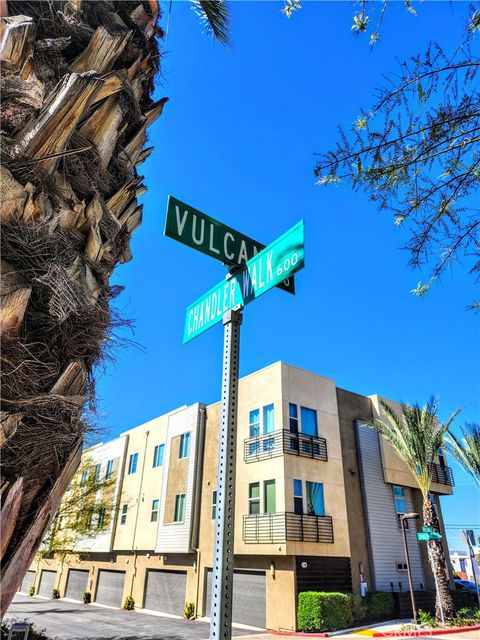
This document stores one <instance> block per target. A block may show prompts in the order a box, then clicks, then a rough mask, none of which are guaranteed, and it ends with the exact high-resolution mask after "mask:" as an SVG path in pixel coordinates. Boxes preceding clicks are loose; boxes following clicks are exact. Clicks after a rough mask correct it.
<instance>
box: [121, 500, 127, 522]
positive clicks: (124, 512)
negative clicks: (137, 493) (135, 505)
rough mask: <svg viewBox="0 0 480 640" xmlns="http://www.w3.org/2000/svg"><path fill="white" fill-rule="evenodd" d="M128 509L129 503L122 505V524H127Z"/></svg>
mask: <svg viewBox="0 0 480 640" xmlns="http://www.w3.org/2000/svg"><path fill="white" fill-rule="evenodd" d="M127 511H128V504H124V505H123V507H122V515H121V516H120V524H125V523H126V522H127Z"/></svg>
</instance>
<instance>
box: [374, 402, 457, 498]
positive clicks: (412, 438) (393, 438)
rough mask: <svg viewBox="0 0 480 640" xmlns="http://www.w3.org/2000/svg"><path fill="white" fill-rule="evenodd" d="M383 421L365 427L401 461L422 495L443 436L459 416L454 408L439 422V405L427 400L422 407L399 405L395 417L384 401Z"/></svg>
mask: <svg viewBox="0 0 480 640" xmlns="http://www.w3.org/2000/svg"><path fill="white" fill-rule="evenodd" d="M380 405H381V407H382V411H383V414H384V416H385V417H384V418H382V419H376V420H372V421H371V422H369V423H367V426H369V427H371V428H373V429H376V430H377V431H378V432H379V433H380V434H381V435H382V436H383V437H384V439H385V440H386V442H388V444H390V445H391V446H392V447H393V448H394V449H395V451H396V452H397V454H398V455H399V457H400V458H401V459H402V460H403V461H404V463H405V464H406V466H407V467H408V469H409V470H410V472H411V473H412V475H413V477H414V478H415V480H416V482H417V484H418V486H419V488H420V490H421V492H422V493H423V495H424V496H426V495H428V493H429V491H430V486H431V484H432V469H433V464H434V463H435V462H436V459H437V456H438V452H439V450H440V449H441V447H442V445H443V444H444V436H445V434H446V433H447V431H448V430H449V428H450V426H451V424H452V422H453V420H454V419H455V417H456V416H457V414H458V413H459V411H460V409H457V411H455V412H454V413H453V414H452V415H451V416H450V418H449V419H448V420H447V422H445V423H442V422H440V420H439V419H438V402H437V400H436V399H435V398H433V397H432V398H430V400H429V401H428V402H427V404H426V405H425V406H424V407H420V405H418V404H415V405H413V406H410V405H407V404H402V405H401V414H400V415H398V414H397V413H396V412H395V411H394V410H393V409H392V408H391V407H390V406H389V405H388V404H387V403H386V402H384V401H383V400H381V401H380Z"/></svg>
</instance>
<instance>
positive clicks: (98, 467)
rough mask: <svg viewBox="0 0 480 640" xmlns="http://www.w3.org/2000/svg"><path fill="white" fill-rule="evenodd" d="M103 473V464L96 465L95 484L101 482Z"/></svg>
mask: <svg viewBox="0 0 480 640" xmlns="http://www.w3.org/2000/svg"><path fill="white" fill-rule="evenodd" d="M101 473H102V465H101V464H96V465H95V475H94V480H95V482H99V480H100V474H101Z"/></svg>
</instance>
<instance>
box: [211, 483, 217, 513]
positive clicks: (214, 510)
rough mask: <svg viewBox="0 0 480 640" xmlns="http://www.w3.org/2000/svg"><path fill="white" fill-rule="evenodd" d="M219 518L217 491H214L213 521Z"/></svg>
mask: <svg viewBox="0 0 480 640" xmlns="http://www.w3.org/2000/svg"><path fill="white" fill-rule="evenodd" d="M216 517H217V490H216V489H214V490H213V491H212V520H215V518H216Z"/></svg>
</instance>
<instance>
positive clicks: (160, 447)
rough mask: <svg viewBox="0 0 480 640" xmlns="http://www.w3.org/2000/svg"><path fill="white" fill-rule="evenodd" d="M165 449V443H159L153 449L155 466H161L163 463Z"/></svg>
mask: <svg viewBox="0 0 480 640" xmlns="http://www.w3.org/2000/svg"><path fill="white" fill-rule="evenodd" d="M164 451H165V445H164V444H157V446H156V447H155V449H154V450H153V466H154V467H161V466H162V464H163V453H164Z"/></svg>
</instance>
